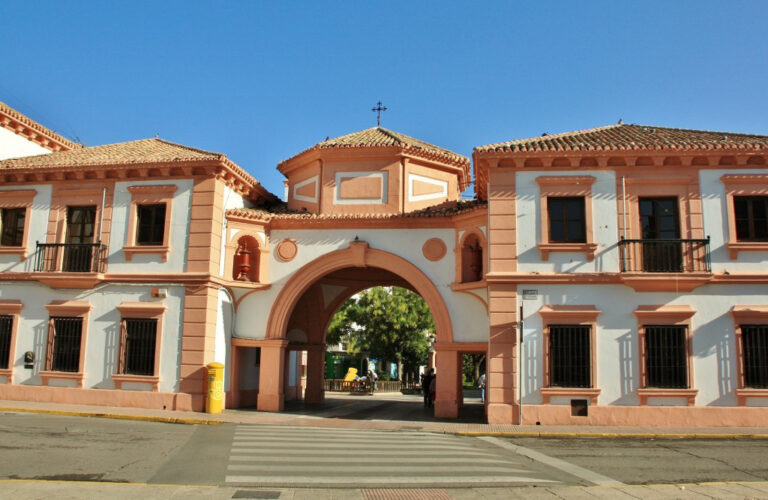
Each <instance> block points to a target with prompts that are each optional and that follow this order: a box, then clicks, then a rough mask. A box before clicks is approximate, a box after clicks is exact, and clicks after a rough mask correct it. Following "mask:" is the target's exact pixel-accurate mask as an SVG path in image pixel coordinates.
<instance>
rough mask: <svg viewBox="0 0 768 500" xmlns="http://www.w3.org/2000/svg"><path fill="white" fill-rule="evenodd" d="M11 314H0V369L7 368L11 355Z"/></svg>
mask: <svg viewBox="0 0 768 500" xmlns="http://www.w3.org/2000/svg"><path fill="white" fill-rule="evenodd" d="M12 328H13V316H10V315H7V314H0V369H4V370H5V369H8V366H9V364H10V359H9V358H10V357H11V330H12Z"/></svg>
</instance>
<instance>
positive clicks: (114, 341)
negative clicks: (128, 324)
mask: <svg viewBox="0 0 768 500" xmlns="http://www.w3.org/2000/svg"><path fill="white" fill-rule="evenodd" d="M153 286H157V284H155V285H146V286H145V285H140V286H130V285H108V286H101V287H97V288H95V289H93V290H86V291H83V290H53V289H51V288H48V287H46V286H44V285H41V284H38V283H20V282H0V298H1V299H13V300H20V301H21V302H22V303H23V304H24V308H23V309H22V311H21V314H20V318H21V319H20V322H19V328H18V334H17V340H16V352H15V356H14V367H15V370H14V375H15V376H14V380H13V382H14V383H15V384H27V385H39V384H40V383H41V379H40V376H39V372H40V370H41V369H42V368H43V367H44V364H45V349H46V338H47V334H48V317H49V315H48V310H47V309H46V308H45V306H46V305H47V304H49V303H51V302H52V301H54V300H85V301H88V302H90V303H91V305H92V306H93V309H92V310H91V312H90V317H89V328H88V336H87V339H86V348H85V360H86V364H85V379H84V381H83V387H84V388H97V389H113V388H114V383H113V382H112V378H111V377H112V374H113V373H114V372H115V371H117V353H118V348H119V338H120V337H119V334H120V318H121V316H120V311H118V310H117V306H118V305H119V304H120V303H121V302H145V301H149V302H162V303H163V304H165V306H166V307H167V309H166V311H165V316H164V317H163V331H162V332H160V334H161V335H162V340H161V347H160V384H159V386H158V389H159V391H160V392H177V391H178V385H179V384H178V378H179V367H180V365H181V331H182V328H181V326H182V317H183V305H184V286H183V285H182V286H179V285H168V284H165V285H163V287H164V288H166V289H167V291H168V296H167V297H166V298H165V299H162V300H158V299H153V298H152V297H151V289H152V287H153ZM26 351H33V352H34V353H35V368H34V369H33V370H28V369H25V368H24V353H25V352H26ZM142 385H143V386H145V387H144V388H145V389H147V388H149V386H147V385H146V384H142Z"/></svg>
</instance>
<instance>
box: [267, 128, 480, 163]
mask: <svg viewBox="0 0 768 500" xmlns="http://www.w3.org/2000/svg"><path fill="white" fill-rule="evenodd" d="M371 147H400V148H403V149H406V150H411V151H416V152H422V153H427V154H431V155H435V156H437V157H439V158H441V159H442V160H443V161H448V162H449V163H454V164H457V165H462V166H463V165H468V164H469V158H467V157H466V156H462V155H460V154H458V153H454V152H453V151H450V150H448V149H444V148H440V147H438V146H435V145H433V144H429V143H428V142H424V141H420V140H418V139H414V138H413V137H409V136H407V135H405V134H401V133H398V132H393V131H392V130H387V129H385V128H382V127H371V128H368V129H365V130H361V131H359V132H353V133H351V134H347V135H342V136H341V137H336V138H334V139H326V140H325V141H322V142H318V143H317V144H315V145H314V146H312V147H311V148H308V149H305V150H304V151H302V152H301V153H299V154H297V155H295V156H293V157H291V158H289V159H287V160H285V161H283V162H281V164H283V163H286V162H288V161H290V160H292V159H294V158H296V157H298V156H300V155H302V154H304V153H306V152H307V151H313V150H317V149H339V148H371Z"/></svg>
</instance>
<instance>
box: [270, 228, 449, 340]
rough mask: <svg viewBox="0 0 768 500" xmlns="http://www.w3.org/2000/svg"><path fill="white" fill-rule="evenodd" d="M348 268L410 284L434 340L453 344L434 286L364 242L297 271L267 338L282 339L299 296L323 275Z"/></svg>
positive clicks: (400, 261) (280, 300)
mask: <svg viewBox="0 0 768 500" xmlns="http://www.w3.org/2000/svg"><path fill="white" fill-rule="evenodd" d="M350 267H377V268H379V269H384V270H386V271H389V272H391V273H393V274H396V275H398V276H400V277H401V278H403V279H404V280H405V281H407V282H408V283H410V284H411V286H413V289H414V290H415V291H416V293H418V294H419V295H421V297H422V298H423V299H424V301H425V302H426V303H427V305H428V306H429V310H430V312H431V313H432V317H433V318H434V320H435V330H436V331H435V334H436V336H437V341H438V342H439V343H441V344H442V343H445V344H449V343H452V342H453V329H452V327H451V317H450V315H449V314H448V308H447V307H446V306H445V302H443V298H442V297H441V296H440V292H438V290H437V288H436V287H435V285H434V283H432V281H431V280H430V279H429V278H427V276H426V275H425V274H424V273H423V272H422V271H421V270H420V269H419V268H418V267H416V266H414V265H413V264H411V263H410V262H408V261H407V260H405V259H403V258H402V257H398V256H397V255H394V254H392V253H389V252H385V251H383V250H377V249H375V248H370V247H369V246H368V243H367V242H364V241H353V242H351V243H350V244H349V248H345V249H343V250H336V251H334V252H331V253H329V254H326V255H324V256H322V257H318V258H317V259H315V260H313V261H312V262H310V263H308V264H306V265H304V266H303V267H302V268H301V269H299V270H298V271H296V272H295V273H294V274H293V276H291V278H290V279H289V280H288V282H287V283H286V284H285V286H284V287H283V289H282V290H281V291H280V293H279V294H278V296H277V298H276V299H275V302H274V305H273V306H272V310H271V311H270V313H269V320H268V323H267V335H266V338H268V339H284V338H285V332H286V329H287V327H288V321H289V319H290V317H291V314H292V313H293V309H294V307H295V306H296V303H297V302H298V301H299V299H300V298H301V296H302V294H304V292H306V291H307V290H308V289H309V287H310V286H312V284H313V283H315V282H316V281H317V280H319V279H320V278H322V277H323V276H325V275H327V274H329V273H332V272H334V271H338V270H340V269H346V268H350ZM374 286H375V285H374Z"/></svg>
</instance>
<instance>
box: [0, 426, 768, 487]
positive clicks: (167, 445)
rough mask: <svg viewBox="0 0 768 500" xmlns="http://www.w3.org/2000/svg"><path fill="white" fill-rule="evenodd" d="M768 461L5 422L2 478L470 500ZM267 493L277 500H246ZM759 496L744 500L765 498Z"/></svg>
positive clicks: (622, 447)
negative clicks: (475, 494)
mask: <svg viewBox="0 0 768 500" xmlns="http://www.w3.org/2000/svg"><path fill="white" fill-rule="evenodd" d="M767 457H768V441H766V440H746V439H745V440H741V439H740V440H701V439H699V440H673V439H659V440H641V439H595V438H591V439H590V438H587V439H575V438H574V439H555V438H541V439H534V438H501V437H483V436H478V437H475V436H457V435H449V434H437V433H427V432H415V431H397V432H393V431H378V430H363V429H336V428H316V427H300V428H298V427H283V426H266V425H245V424H238V425H236V424H221V425H179V424H166V423H155V422H140V421H131V420H110V419H101V418H87V417H67V416H54V415H43V414H34V413H14V412H4V413H1V414H0V479H3V480H13V479H16V480H30V481H67V482H72V483H71V484H73V485H74V484H76V483H74V482H77V481H88V482H103V483H147V484H150V485H152V484H155V485H178V486H179V487H180V488H184V487H193V486H198V487H217V488H219V487H221V488H234V489H233V490H232V491H234V492H237V491H240V492H241V493H240V495H241V496H240V497H239V498H278V497H280V491H281V489H283V488H315V489H318V488H320V489H328V488H358V489H375V488H414V489H416V488H432V489H436V488H437V489H440V491H448V490H450V491H452V492H454V497H455V498H458V496H456V493H455V492H459V491H465V490H467V489H468V488H472V489H473V491H485V492H486V493H485V494H486V495H491V492H500V491H508V490H504V489H500V488H518V489H516V490H515V491H517V492H523V491H526V492H536V491H539V492H542V493H543V489H544V488H551V487H566V486H572V485H583V486H591V485H601V486H606V487H610V486H617V485H621V484H622V483H624V484H627V485H633V484H636V485H641V484H658V483H687V482H690V483H693V482H711V481H742V482H759V481H762V482H766V481H768V459H767ZM14 484H16V485H20V484H21V483H13V482H6V483H3V482H0V498H6V497H4V496H3V494H2V491H3V490H4V489H6V486H4V485H14ZM25 484H26V483H25ZM37 484H40V485H42V484H43V483H37ZM46 484H52V483H46ZM57 484H61V483H57ZM128 486H129V485H126V488H127V487H128ZM19 487H20V486H19ZM30 487H31V486H30ZM169 487H170V486H169ZM532 487H536V488H538V489H536V488H534V489H531V488H532ZM735 487H736V486H733V488H735ZM740 487H742V486H740ZM46 488H47V487H46V486H41V487H40V490H39V491H40V493H42V491H45V490H46ZM82 488H86V486H82ZM255 488H261V489H262V491H266V490H264V489H265V488H266V489H267V490H268V492H271V493H270V494H271V495H273V496H271V497H269V496H250V497H248V496H243V495H247V494H248V492H249V491H254V489H255ZM742 488H743V487H742ZM215 489H216V488H214V490H215ZM9 491H10V490H9ZM182 491H184V490H183V489H182ZM205 491H210V492H211V495H212V494H213V493H212V492H213V490H205ZM297 491H300V490H297ZM328 491H331V490H328ZM346 491H351V490H346ZM361 491H365V490H361ZM570 491H571V492H574V491H576V490H570ZM591 491H592V490H591ZM603 491H608V490H603ZM746 491H747V492H748V491H750V490H749V488H748V487H747V489H746ZM753 491H754V493H753V494H752V496H750V495H746V494H745V495H743V496H742V498H750V497H752V498H764V496H761V493H760V491H758V490H753ZM223 492H224V491H223V490H222V491H221V493H223ZM508 492H509V491H508ZM187 493H189V492H187ZM616 493H618V492H616ZM275 494H276V495H277V496H274V495H275ZM84 495H85V493H84ZM460 496H461V495H460ZM128 497H130V495H129V496H128ZM209 497H210V498H213V496H209ZM490 497H493V498H503V495H500V494H499V495H498V496H497V493H493V494H492V495H491V496H490ZM14 498H19V497H18V496H14ZM22 498H38V497H37V496H28V497H25V496H23V495H22ZM40 498H42V496H41V497H40ZM72 498H77V496H74V497H72ZM216 498H223V497H221V496H217V497H216ZM228 498H229V497H228ZM280 498H283V497H280ZM366 498H368V497H366ZM370 498H374V497H370ZM414 498H417V497H414ZM435 498H439V497H435ZM445 498H451V497H450V496H449V497H445ZM467 498H471V496H467Z"/></svg>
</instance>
